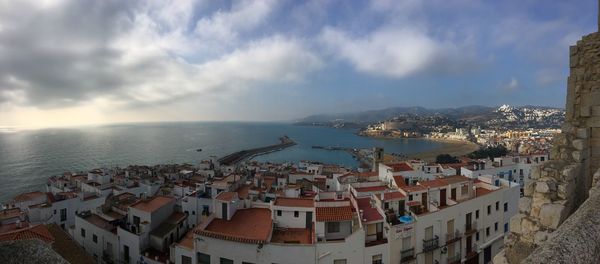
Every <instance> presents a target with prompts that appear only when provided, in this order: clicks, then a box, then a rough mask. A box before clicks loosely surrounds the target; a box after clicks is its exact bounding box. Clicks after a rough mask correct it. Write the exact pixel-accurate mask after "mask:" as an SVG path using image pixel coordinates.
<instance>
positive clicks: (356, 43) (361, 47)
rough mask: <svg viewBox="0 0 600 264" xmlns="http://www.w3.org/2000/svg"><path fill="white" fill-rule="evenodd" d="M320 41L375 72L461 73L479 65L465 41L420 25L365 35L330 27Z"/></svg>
mask: <svg viewBox="0 0 600 264" xmlns="http://www.w3.org/2000/svg"><path fill="white" fill-rule="evenodd" d="M320 42H321V43H323V44H324V45H325V46H326V47H327V48H328V49H329V50H330V52H331V53H332V54H333V55H335V56H336V57H339V58H341V59H343V60H345V61H347V62H349V63H350V64H351V65H352V66H354V67H355V68H356V70H358V71H360V72H364V73H368V74H372V75H378V76H387V77H392V78H404V77H407V76H410V75H414V74H418V73H421V72H426V71H427V72H434V73H461V72H463V71H464V70H465V69H470V68H473V67H474V66H476V65H477V63H475V60H474V57H475V56H474V54H473V52H470V51H468V50H464V48H465V46H464V45H463V44H457V43H453V42H451V41H441V40H436V39H434V38H432V37H430V36H428V35H427V34H426V30H424V29H422V28H419V27H392V26H385V27H381V28H379V29H377V30H375V31H373V32H372V33H370V34H368V35H366V36H364V37H353V36H350V34H349V33H347V32H346V31H343V30H340V29H336V28H331V27H326V28H325V29H324V30H323V31H322V32H321V35H320Z"/></svg>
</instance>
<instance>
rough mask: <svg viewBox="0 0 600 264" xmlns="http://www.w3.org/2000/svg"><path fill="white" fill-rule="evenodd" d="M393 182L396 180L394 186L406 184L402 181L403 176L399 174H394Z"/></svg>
mask: <svg viewBox="0 0 600 264" xmlns="http://www.w3.org/2000/svg"><path fill="white" fill-rule="evenodd" d="M394 182H396V186H398V187H402V186H406V182H405V181H404V177H402V176H400V175H398V176H394Z"/></svg>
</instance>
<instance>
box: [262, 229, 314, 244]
mask: <svg viewBox="0 0 600 264" xmlns="http://www.w3.org/2000/svg"><path fill="white" fill-rule="evenodd" d="M271 242H272V243H283V244H313V239H312V232H311V230H310V229H308V228H283V229H276V230H274V231H273V236H272V237H271Z"/></svg>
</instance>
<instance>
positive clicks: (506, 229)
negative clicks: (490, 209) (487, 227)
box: [504, 223, 508, 233]
mask: <svg viewBox="0 0 600 264" xmlns="http://www.w3.org/2000/svg"><path fill="white" fill-rule="evenodd" d="M506 232H508V223H504V233H506Z"/></svg>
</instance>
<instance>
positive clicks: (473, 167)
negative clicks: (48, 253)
mask: <svg viewBox="0 0 600 264" xmlns="http://www.w3.org/2000/svg"><path fill="white" fill-rule="evenodd" d="M287 140H289V139H287ZM368 153H370V157H369V161H370V162H371V164H369V166H366V167H360V168H358V169H355V170H353V169H350V168H345V167H342V166H339V165H331V164H322V163H319V162H311V161H301V162H298V163H283V164H275V163H269V162H264V163H260V162H256V161H252V160H248V159H243V160H242V159H240V160H236V162H231V161H230V159H228V162H227V163H223V162H220V161H219V160H221V161H223V160H222V159H218V158H217V157H211V158H210V159H206V160H202V161H200V162H199V163H198V164H171V165H156V166H137V165H131V166H128V167H125V168H118V167H117V168H99V169H93V170H90V171H86V172H65V173H64V174H62V175H57V176H53V177H50V178H49V179H48V182H47V184H46V190H45V191H43V192H42V191H36V192H29V193H23V194H20V195H17V196H16V197H14V198H13V199H11V200H10V201H8V202H6V203H4V204H3V205H2V208H3V210H2V211H1V212H0V241H15V240H20V239H25V238H38V239H39V240H41V241H44V243H42V244H44V245H39V246H40V247H51V248H52V249H53V250H54V251H55V252H57V254H60V255H62V256H63V257H64V258H65V259H67V260H69V261H72V260H73V259H72V258H78V259H77V261H76V262H83V260H84V259H88V260H89V262H91V263H182V264H187V263H336V264H341V263H374V264H376V263H487V262H489V261H491V260H492V258H493V257H494V256H495V255H496V254H497V253H498V252H499V251H501V250H502V248H503V244H504V237H505V236H506V235H507V234H508V233H509V227H510V218H511V217H512V216H514V215H515V214H517V213H518V208H519V202H518V201H519V198H520V197H521V196H522V195H523V192H524V191H525V192H526V191H527V190H523V188H524V186H526V184H527V182H528V181H530V180H531V178H530V175H531V174H532V170H534V169H535V166H536V165H539V164H541V163H544V162H545V161H547V160H548V157H549V155H548V153H547V152H545V153H536V154H528V155H520V154H514V155H508V156H503V157H497V158H493V159H470V158H467V157H459V160H458V162H456V163H451V164H437V163H433V162H426V161H423V160H395V161H385V159H384V157H385V156H386V154H385V153H384V150H383V149H381V148H374V149H372V150H370V151H368ZM59 240H60V242H59ZM78 252H79V253H78ZM70 258H71V259H70Z"/></svg>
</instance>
